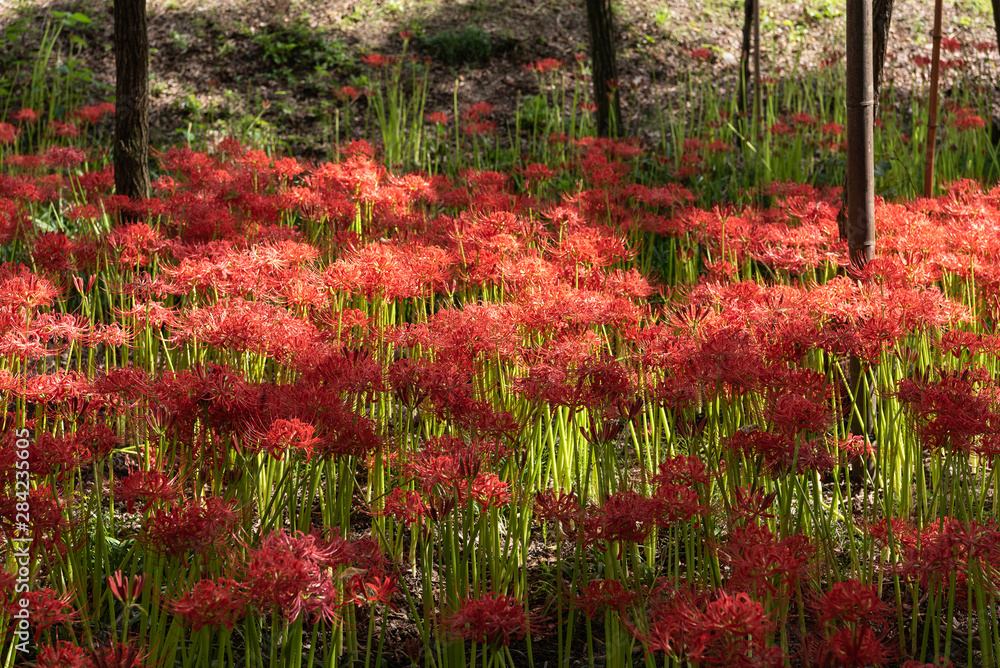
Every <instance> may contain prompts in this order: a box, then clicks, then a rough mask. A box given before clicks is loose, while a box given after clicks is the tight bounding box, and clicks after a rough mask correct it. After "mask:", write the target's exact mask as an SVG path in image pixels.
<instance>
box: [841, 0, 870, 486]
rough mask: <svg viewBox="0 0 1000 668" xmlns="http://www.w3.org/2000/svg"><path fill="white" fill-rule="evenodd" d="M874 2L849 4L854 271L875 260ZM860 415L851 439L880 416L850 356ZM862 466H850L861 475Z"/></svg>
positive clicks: (864, 0)
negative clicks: (875, 417) (876, 416)
mask: <svg viewBox="0 0 1000 668" xmlns="http://www.w3.org/2000/svg"><path fill="white" fill-rule="evenodd" d="M872 23H873V22H872V4H871V0H847V179H848V181H847V184H848V188H849V193H850V197H849V199H848V200H847V209H848V212H847V219H848V224H847V248H848V252H849V254H850V262H851V267H853V268H854V269H856V270H857V269H863V268H864V267H865V265H867V264H868V262H869V261H870V260H871V259H872V258H873V257H874V256H875V75H874V71H873V70H874V67H873V60H874V58H873V50H874V49H873V44H872V41H873V40H872ZM850 375H851V384H852V385H853V387H852V390H853V391H854V392H855V395H854V400H855V406H856V408H857V410H856V411H853V412H852V414H851V433H853V434H859V435H866V436H867V433H868V432H870V431H871V430H872V420H873V418H874V416H875V415H876V411H875V405H874V402H875V395H874V392H873V390H874V388H873V387H869V386H868V383H867V382H866V377H865V374H864V372H863V369H862V366H861V361H860V360H859V359H858V358H857V356H854V355H852V356H851V362H850ZM861 466H862V462H861V461H858V462H856V464H855V463H852V473H854V474H855V476H854V477H855V478H857V477H858V476H859V475H860V474H861Z"/></svg>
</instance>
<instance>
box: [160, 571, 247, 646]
mask: <svg viewBox="0 0 1000 668" xmlns="http://www.w3.org/2000/svg"><path fill="white" fill-rule="evenodd" d="M247 603H248V598H247V587H246V585H245V584H243V583H241V582H236V581H234V580H231V579H229V578H224V577H223V578H218V579H216V580H201V581H199V582H197V583H195V585H194V587H192V588H191V591H189V592H188V593H187V594H185V595H184V596H182V597H181V598H179V599H177V600H175V601H172V602H171V603H170V604H169V607H170V609H171V610H173V612H174V613H175V614H177V615H179V616H180V617H181V618H182V619H183V620H184V622H185V624H187V625H189V626H190V627H191V632H192V633H197V632H198V631H200V630H201V629H203V628H205V627H206V626H208V627H212V628H215V629H220V628H226V629H228V630H230V631H232V630H233V628H234V627H235V626H236V622H238V621H240V620H241V619H243V617H244V615H245V614H246V607H247Z"/></svg>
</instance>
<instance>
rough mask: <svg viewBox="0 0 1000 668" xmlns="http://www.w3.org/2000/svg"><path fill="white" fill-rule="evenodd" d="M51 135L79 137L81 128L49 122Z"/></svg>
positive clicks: (70, 124)
mask: <svg viewBox="0 0 1000 668" xmlns="http://www.w3.org/2000/svg"><path fill="white" fill-rule="evenodd" d="M47 130H48V132H49V134H52V135H54V136H56V137H79V136H80V128H78V127H76V125H74V124H73V123H60V122H59V121H49V125H48V127H47Z"/></svg>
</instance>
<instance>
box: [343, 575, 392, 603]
mask: <svg viewBox="0 0 1000 668" xmlns="http://www.w3.org/2000/svg"><path fill="white" fill-rule="evenodd" d="M359 577H361V581H362V585H363V590H362V591H361V592H359V595H358V596H356V597H355V599H354V600H355V603H357V604H358V605H361V604H363V603H367V604H369V605H374V604H376V603H384V604H385V605H387V606H389V608H391V609H392V610H398V608H397V606H396V605H395V604H394V603H393V602H392V595H393V594H394V593H396V592H397V591H398V590H397V588H396V579H395V578H393V577H391V576H388V575H373V576H371V577H363V576H359Z"/></svg>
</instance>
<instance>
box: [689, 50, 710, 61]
mask: <svg viewBox="0 0 1000 668" xmlns="http://www.w3.org/2000/svg"><path fill="white" fill-rule="evenodd" d="M691 57H692V58H694V59H695V60H700V61H702V62H706V61H709V60H711V59H712V50H711V49H706V48H704V47H700V48H697V49H692V50H691Z"/></svg>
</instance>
